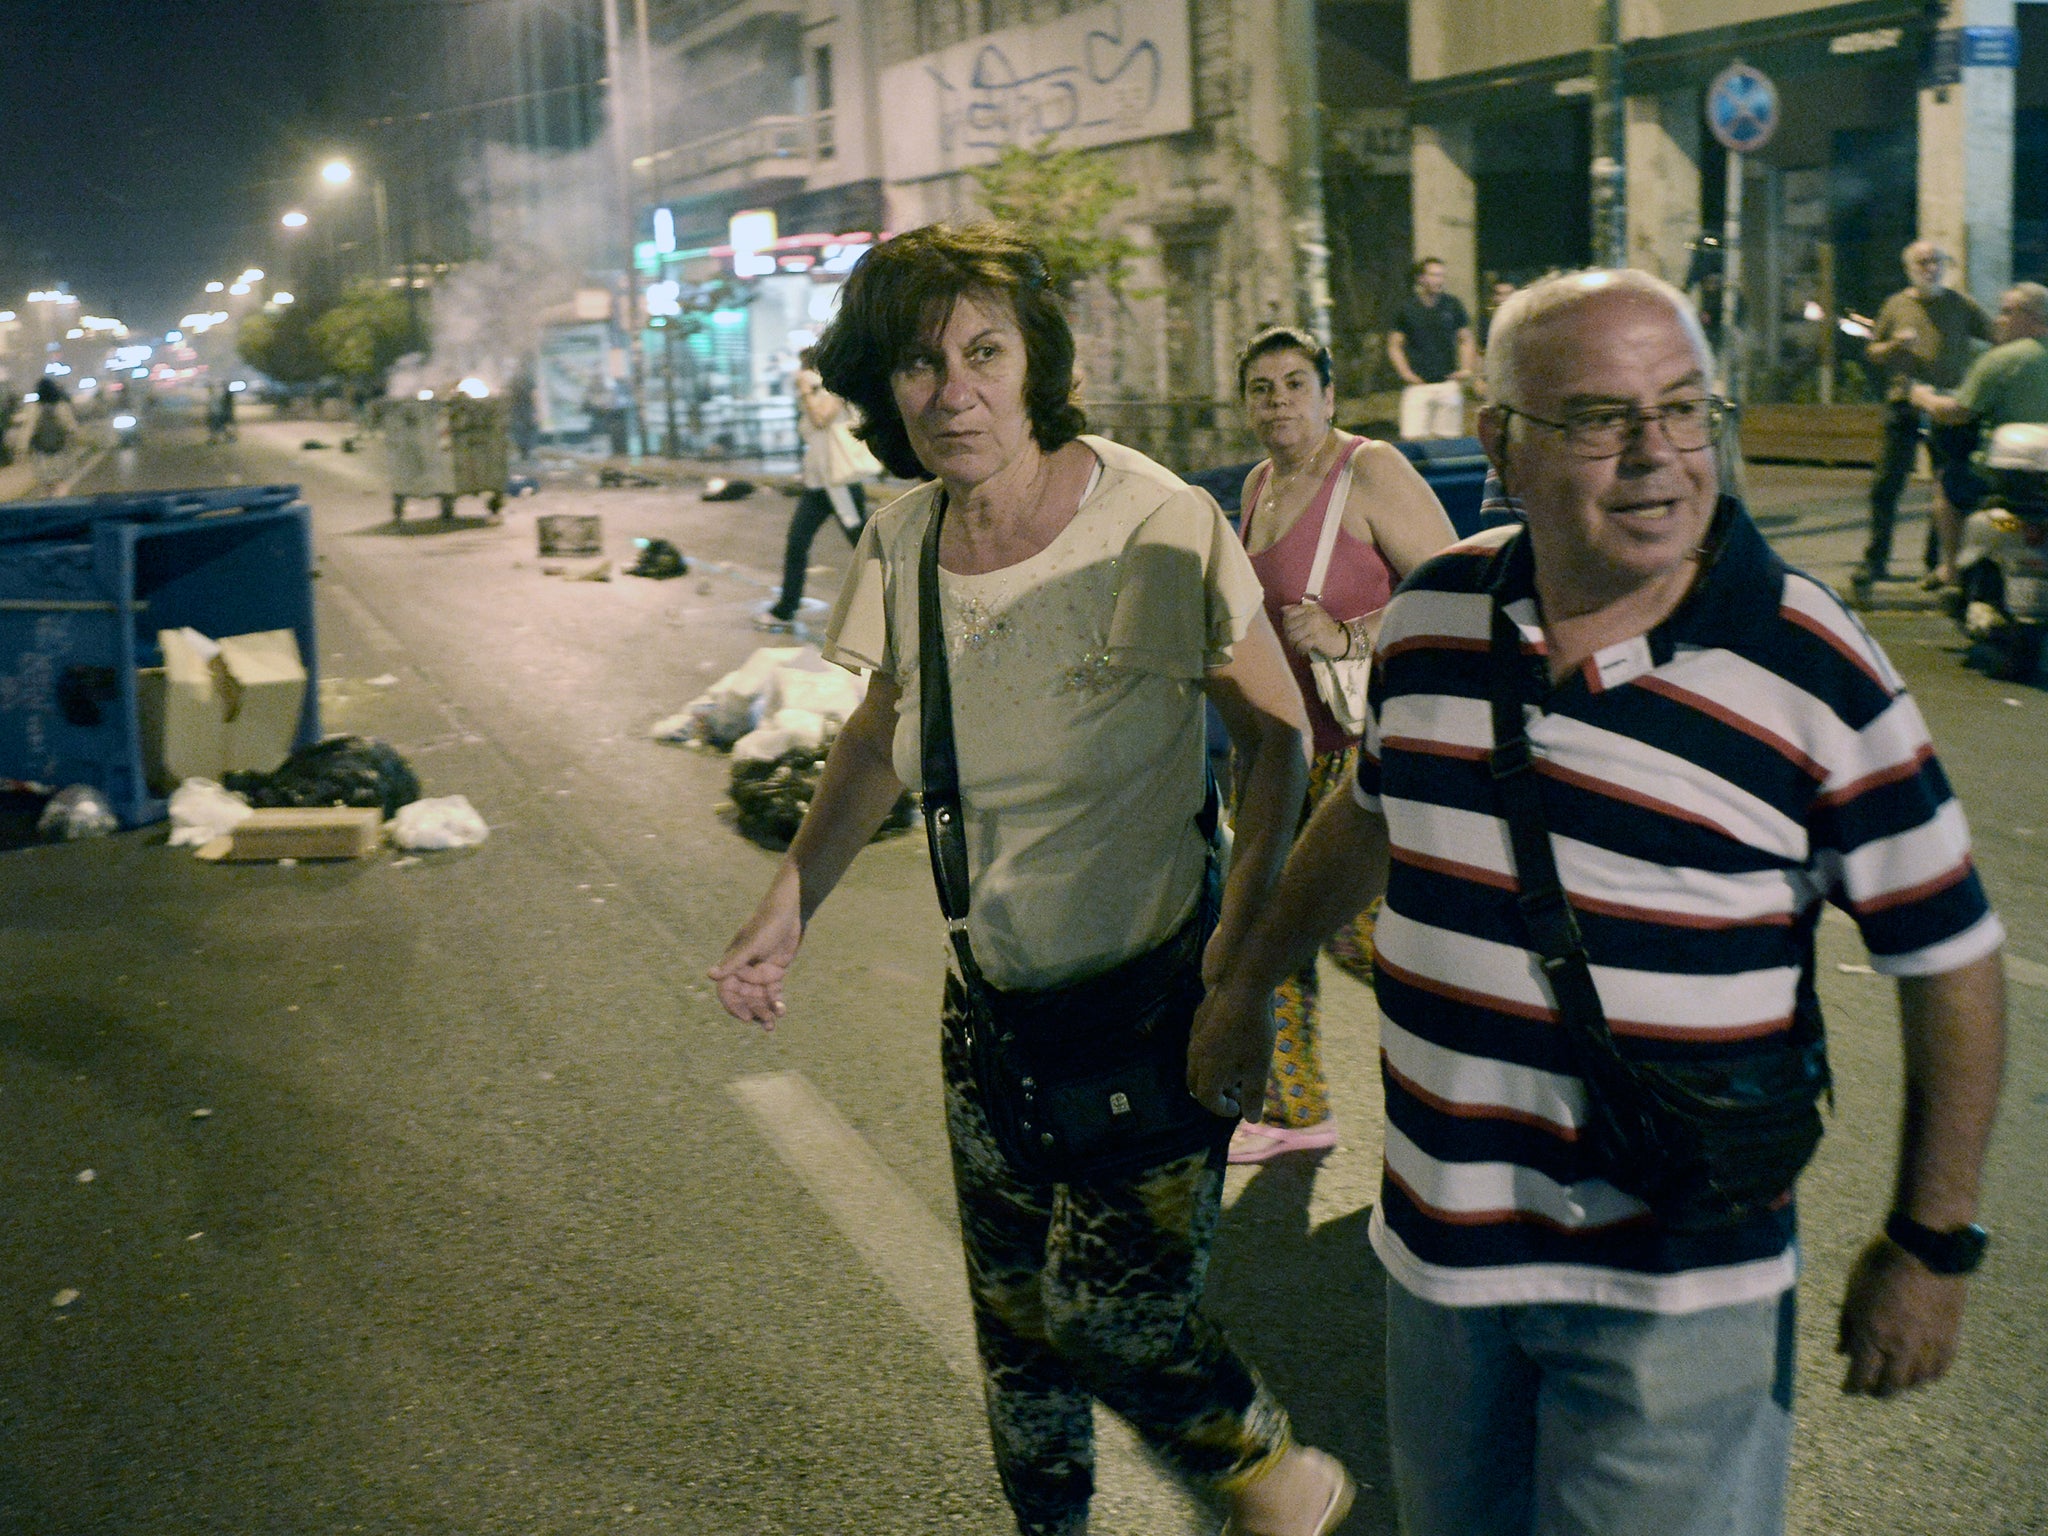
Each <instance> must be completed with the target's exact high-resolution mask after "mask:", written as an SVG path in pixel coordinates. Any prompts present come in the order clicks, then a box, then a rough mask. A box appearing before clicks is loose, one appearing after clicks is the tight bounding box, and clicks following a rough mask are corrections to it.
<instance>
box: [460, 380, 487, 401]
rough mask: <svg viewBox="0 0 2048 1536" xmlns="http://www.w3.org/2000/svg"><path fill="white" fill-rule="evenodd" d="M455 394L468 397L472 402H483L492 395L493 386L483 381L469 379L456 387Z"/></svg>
mask: <svg viewBox="0 0 2048 1536" xmlns="http://www.w3.org/2000/svg"><path fill="white" fill-rule="evenodd" d="M455 392H456V393H457V394H459V395H467V396H469V398H470V399H472V400H482V399H484V398H485V397H486V396H488V395H489V394H490V392H491V386H490V385H488V384H486V383H485V382H484V381H483V380H482V379H476V378H469V379H464V380H463V381H462V382H461V383H460V384H458V385H456V386H455Z"/></svg>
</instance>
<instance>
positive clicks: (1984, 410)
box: [1910, 283, 2048, 440]
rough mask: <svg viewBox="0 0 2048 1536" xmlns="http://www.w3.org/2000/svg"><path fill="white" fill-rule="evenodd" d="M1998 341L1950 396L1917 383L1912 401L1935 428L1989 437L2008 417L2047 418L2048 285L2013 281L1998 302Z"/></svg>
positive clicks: (2021, 419) (2023, 420)
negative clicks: (1958, 430)
mask: <svg viewBox="0 0 2048 1536" xmlns="http://www.w3.org/2000/svg"><path fill="white" fill-rule="evenodd" d="M1994 329H1995V334H1996V337H1997V341H1998V345H1996V346H1994V347H1993V348H1992V349H1991V350H1990V351H1989V352H1986V353H1985V354H1984V355H1983V356H1981V357H1979V358H1978V359H1977V360H1976V361H1975V362H1974V363H1972V364H1970V371H1969V372H1968V373H1966V374H1964V375H1963V381H1962V383H1961V384H1959V385H1957V386H1956V391H1955V393H1954V394H1952V395H1945V394H1942V393H1941V392H1940V391H1939V390H1937V389H1935V388H1934V386H1933V385H1931V384H1915V385H1914V386H1913V392H1912V395H1911V397H1910V398H1911V400H1912V403H1913V407H1914V409H1916V410H1918V411H1921V412H1924V413H1925V414H1926V416H1927V419H1928V420H1929V421H1932V422H1933V423H1934V424H1935V425H1936V426H1937V427H1959V428H1962V429H1964V430H1966V431H1969V432H1971V433H1973V434H1975V435H1977V436H1978V437H1979V438H1980V439H1985V440H1988V439H1989V438H1990V436H1991V434H1992V433H1993V432H1994V431H1996V430H1997V429H1998V428H2000V427H2002V426H2005V425H2006V424H2007V423H2008V422H2015V421H2020V422H2048V287H2043V286H2042V285H2041V284H2040V283H2014V284H2013V285H2012V287H2010V288H2008V289H2007V290H2006V291H2005V297H2004V298H2003V299H2002V300H2000V302H1999V305H1998V319H1997V322H1996V324H1995V327H1994Z"/></svg>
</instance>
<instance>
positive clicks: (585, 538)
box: [533, 512, 604, 560]
mask: <svg viewBox="0 0 2048 1536" xmlns="http://www.w3.org/2000/svg"><path fill="white" fill-rule="evenodd" d="M533 529H534V537H535V538H536V539H537V540H538V541H539V542H538V548H537V551H536V552H537V553H538V554H539V555H540V557H541V559H543V560H550V559H557V558H562V559H566V558H571V557H581V556H584V555H601V554H603V553H604V519H603V518H601V517H598V516H596V515H595V514H593V513H589V512H549V513H547V514H546V515H544V516H541V517H537V518H535V519H534V520H533Z"/></svg>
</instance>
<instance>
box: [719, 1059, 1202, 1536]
mask: <svg viewBox="0 0 2048 1536" xmlns="http://www.w3.org/2000/svg"><path fill="white" fill-rule="evenodd" d="M727 1091H728V1092H729V1093H731V1094H732V1096H733V1098H734V1099H736V1100H737V1101H738V1102H739V1104H740V1107H741V1108H742V1109H744V1110H746V1112H747V1113H748V1114H749V1115H750V1116H752V1117H753V1121H754V1126H755V1129H756V1130H758V1131H760V1133H761V1135H762V1136H763V1137H764V1138H765V1139H766V1140H767V1141H768V1143H769V1145H771V1146H773V1147H774V1148H775V1150H776V1152H777V1153H778V1154H779V1155H780V1156H781V1158H782V1160H783V1162H785V1163H786V1164H788V1165H789V1169H790V1171H791V1172H792V1173H794V1174H795V1175H796V1177H797V1180H798V1182H799V1183H801V1184H802V1185H803V1186H804V1188H805V1189H807V1190H809V1191H810V1193H811V1195H812V1197H813V1198H814V1199H816V1200H817V1202H818V1203H819V1204H820V1205H822V1206H823V1207H824V1208H825V1213H826V1214H827V1215H828V1216H830V1217H831V1218H832V1224H833V1225H834V1226H835V1227H837V1228H838V1229H839V1232H840V1234H841V1235H842V1236H843V1237H845V1239H846V1240H847V1241H848V1242H850V1243H852V1244H853V1246H854V1247H855V1248H856V1249H858V1250H859V1252H860V1255H861V1257H862V1258H863V1259H865V1260H866V1261H867V1264H868V1268H869V1269H870V1270H872V1271H873V1272H874V1274H875V1275H876V1277H877V1278H878V1279H880V1280H881V1282H882V1283H883V1284H884V1285H885V1286H887V1287H888V1289H889V1293H890V1294H891V1295H893V1296H894V1297H895V1298H896V1300H897V1301H898V1302H899V1303H901V1304H902V1306H903V1309H904V1310H905V1311H906V1312H908V1313H909V1314H910V1315H911V1316H912V1317H913V1318H915V1319H916V1320H917V1322H918V1323H919V1325H921V1326H922V1327H923V1328H924V1330H925V1332H926V1333H927V1334H929V1335H930V1336H931V1340H932V1343H933V1344H934V1345H935V1346H936V1347H937V1349H938V1351H939V1354H940V1356H941V1357H942V1358H943V1359H944V1360H945V1362H946V1364H947V1365H948V1366H949V1367H951V1368H952V1371H953V1373H954V1374H955V1375H956V1376H958V1377H959V1378H960V1381H961V1383H962V1385H963V1386H964V1387H969V1388H972V1389H973V1392H974V1396H975V1397H976V1398H977V1399H978V1398H979V1396H980V1386H981V1362H980V1359H979V1357H978V1356H977V1355H976V1353H975V1348H974V1321H973V1318H972V1316H971V1314H970V1313H969V1311H968V1306H967V1281H966V1271H965V1265H964V1261H963V1260H962V1258H961V1254H960V1240H959V1237H958V1236H957V1235H956V1234H955V1233H954V1232H953V1231H951V1230H950V1229H948V1228H947V1227H946V1226H944V1225H943V1224H941V1223H940V1221H939V1219H938V1218H937V1217H936V1216H934V1215H933V1214H932V1212H931V1208H930V1207H929V1206H927V1205H926V1204H925V1203H924V1202H923V1201H922V1200H920V1199H919V1198H918V1197H917V1195H916V1194H915V1193H914V1192H913V1191H912V1190H911V1188H910V1186H909V1185H907V1184H906V1183H904V1182H903V1180H902V1178H901V1177H900V1176H899V1175H898V1174H897V1173H896V1171H895V1170H894V1169H892V1168H890V1167H889V1165H888V1164H887V1163H885V1162H883V1161H882V1159H881V1158H880V1157H878V1156H877V1155H876V1153H875V1151H874V1149H873V1148H872V1147H870V1146H869V1145H868V1144H867V1143H866V1142H865V1141H863V1140H861V1136H860V1133H859V1132H858V1131H856V1130H855V1129H854V1128H853V1127H852V1126H851V1125H850V1124H848V1123H847V1120H846V1117H845V1116H843V1115H841V1114H840V1113H839V1111H838V1110H837V1109H835V1108H834V1107H833V1106H832V1104H831V1102H830V1101H829V1100H827V1099H826V1098H825V1096H824V1095H823V1094H821V1093H819V1092H818V1090H817V1089H816V1088H814V1087H812V1086H811V1084H810V1081H809V1080H808V1079H807V1078H805V1077H804V1076H803V1074H802V1073H800V1072H774V1073H766V1074H763V1075H760V1076H757V1077H742V1078H739V1079H738V1080H736V1081H734V1082H732V1083H730V1084H728V1085H727ZM1095 1440H1096V1446H1095V1451H1096V1491H1095V1502H1094V1522H1093V1523H1094V1525H1095V1527H1096V1528H1097V1529H1098V1530H1105V1531H1132V1532H1145V1533H1157V1536H1208V1533H1209V1532H1211V1531H1213V1530H1214V1529H1215V1524H1216V1522H1215V1517H1214V1516H1207V1515H1204V1514H1203V1512H1202V1511H1201V1509H1200V1508H1199V1507H1198V1506H1197V1505H1196V1503H1195V1501H1194V1500H1193V1499H1191V1498H1190V1497H1189V1496H1188V1494H1187V1493H1186V1492H1185V1491H1184V1490H1183V1489H1182V1488H1180V1487H1179V1485H1178V1484H1177V1483H1175V1482H1174V1480H1173V1479H1172V1478H1171V1476H1169V1475H1168V1474H1167V1473H1165V1472H1163V1471H1162V1470H1160V1469H1159V1468H1158V1467H1156V1466H1155V1465H1154V1464H1153V1463H1152V1461H1151V1460H1150V1458H1149V1457H1148V1455H1147V1453H1146V1452H1145V1450H1144V1448H1143V1446H1142V1445H1141V1444H1140V1443H1139V1441H1138V1438H1137V1436H1136V1435H1134V1434H1133V1433H1132V1432H1131V1430H1130V1428H1129V1427H1128V1426H1127V1425H1125V1424H1124V1422H1123V1421H1122V1420H1121V1419H1118V1418H1117V1417H1115V1416H1114V1415H1113V1414H1110V1413H1106V1412H1103V1411H1101V1410H1100V1409H1098V1410H1097V1412H1096V1415H1095Z"/></svg>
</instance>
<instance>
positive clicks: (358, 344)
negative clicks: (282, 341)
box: [310, 279, 426, 391]
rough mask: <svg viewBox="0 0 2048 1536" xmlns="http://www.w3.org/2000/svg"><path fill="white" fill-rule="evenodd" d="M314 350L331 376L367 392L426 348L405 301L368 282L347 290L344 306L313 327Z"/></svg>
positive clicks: (342, 300)
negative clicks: (396, 366)
mask: <svg viewBox="0 0 2048 1536" xmlns="http://www.w3.org/2000/svg"><path fill="white" fill-rule="evenodd" d="M310 333H311V336H312V339H313V345H314V346H315V347H317V348H318V349H319V351H320V355H321V357H322V358H323V359H324V360H325V362H326V365H327V371H328V372H330V373H338V374H340V375H341V376H342V377H344V378H346V379H347V380H348V381H349V382H350V383H351V384H352V385H354V386H355V387H356V388H357V389H358V390H359V391H365V390H368V389H369V387H370V386H371V385H372V384H375V383H377V382H378V381H380V380H381V379H382V377H383V375H384V374H385V373H386V372H387V371H388V370H389V369H390V367H391V365H392V364H393V363H395V362H397V361H398V360H399V359H400V358H401V357H404V356H405V355H406V354H407V353H408V352H418V351H421V350H423V349H424V348H425V346H426V338H425V337H424V336H423V335H422V334H421V330H420V325H419V321H418V318H417V316H416V315H415V314H414V313H413V311H412V308H411V307H410V306H409V305H408V304H407V303H406V300H405V296H404V295H403V294H401V293H399V292H397V291H396V290H395V289H392V288H389V287H386V286H385V285H384V284H382V283H378V282H375V281H371V280H368V279H364V280H362V281H359V282H355V283H352V284H350V285H349V287H348V290H347V291H346V292H345V293H343V294H342V296H341V298H340V300H339V301H338V302H337V303H335V304H334V305H333V306H332V307H331V308H329V309H328V310H327V311H326V313H324V314H322V315H320V316H319V317H318V318H317V319H315V320H314V321H313V323H312V326H311V332H310Z"/></svg>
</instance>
